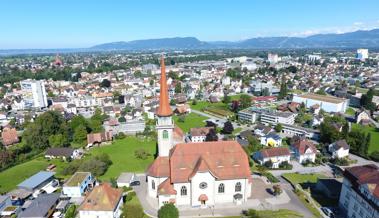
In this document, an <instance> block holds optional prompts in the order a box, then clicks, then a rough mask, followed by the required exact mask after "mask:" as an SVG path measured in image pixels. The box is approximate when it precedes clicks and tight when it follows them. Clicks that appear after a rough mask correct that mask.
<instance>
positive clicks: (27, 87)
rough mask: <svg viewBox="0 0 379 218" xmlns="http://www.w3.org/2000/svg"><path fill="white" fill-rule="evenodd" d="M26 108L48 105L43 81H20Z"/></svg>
mask: <svg viewBox="0 0 379 218" xmlns="http://www.w3.org/2000/svg"><path fill="white" fill-rule="evenodd" d="M20 85H21V91H22V96H23V97H22V98H23V102H24V107H25V108H44V107H47V97H46V89H45V84H44V82H43V81H40V80H31V79H28V80H23V81H21V82H20Z"/></svg>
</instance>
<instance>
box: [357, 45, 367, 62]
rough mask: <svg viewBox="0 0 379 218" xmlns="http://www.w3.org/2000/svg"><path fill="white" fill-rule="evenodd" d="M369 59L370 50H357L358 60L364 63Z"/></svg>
mask: <svg viewBox="0 0 379 218" xmlns="http://www.w3.org/2000/svg"><path fill="white" fill-rule="evenodd" d="M367 58H368V49H364V48H360V49H358V50H357V59H358V60H361V61H364V60H366V59H367Z"/></svg>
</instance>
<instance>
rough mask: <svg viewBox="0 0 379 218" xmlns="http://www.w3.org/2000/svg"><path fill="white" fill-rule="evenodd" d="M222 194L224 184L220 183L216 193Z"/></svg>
mask: <svg viewBox="0 0 379 218" xmlns="http://www.w3.org/2000/svg"><path fill="white" fill-rule="evenodd" d="M224 192H225V185H224V183H221V184H220V185H219V186H218V193H224Z"/></svg>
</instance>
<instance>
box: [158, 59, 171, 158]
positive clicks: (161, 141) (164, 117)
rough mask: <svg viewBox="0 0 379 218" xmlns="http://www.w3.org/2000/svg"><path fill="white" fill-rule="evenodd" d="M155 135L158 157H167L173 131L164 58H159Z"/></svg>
mask: <svg viewBox="0 0 379 218" xmlns="http://www.w3.org/2000/svg"><path fill="white" fill-rule="evenodd" d="M157 116H158V119H157V125H156V129H157V135H158V153H159V156H160V157H168V156H169V153H170V149H171V148H172V147H173V144H174V141H173V129H174V122H173V121H172V110H171V107H170V104H169V99H168V89H167V81H166V67H165V64H164V57H163V55H162V57H161V80H160V96H159V108H158V110H157Z"/></svg>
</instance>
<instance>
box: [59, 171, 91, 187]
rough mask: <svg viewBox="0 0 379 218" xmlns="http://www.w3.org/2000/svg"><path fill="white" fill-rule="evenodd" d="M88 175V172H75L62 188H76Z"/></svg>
mask: <svg viewBox="0 0 379 218" xmlns="http://www.w3.org/2000/svg"><path fill="white" fill-rule="evenodd" d="M90 175H91V173H90V172H76V173H75V174H74V175H73V176H72V177H71V178H70V179H69V180H68V181H67V182H66V183H65V184H64V186H78V185H80V184H81V183H82V182H83V181H84V180H85V179H86V178H87V177H88V176H90Z"/></svg>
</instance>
